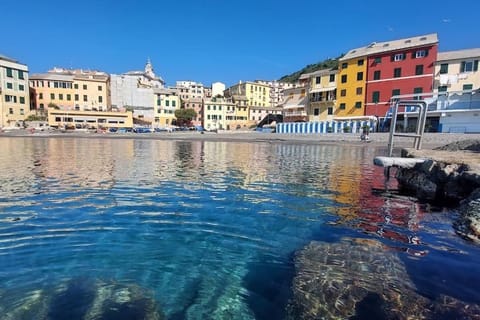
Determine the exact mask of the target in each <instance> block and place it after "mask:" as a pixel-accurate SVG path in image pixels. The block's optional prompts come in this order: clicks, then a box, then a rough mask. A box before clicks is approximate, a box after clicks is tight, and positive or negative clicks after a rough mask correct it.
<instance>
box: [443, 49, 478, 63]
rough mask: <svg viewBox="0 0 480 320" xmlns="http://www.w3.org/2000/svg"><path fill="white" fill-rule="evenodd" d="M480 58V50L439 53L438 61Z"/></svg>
mask: <svg viewBox="0 0 480 320" xmlns="http://www.w3.org/2000/svg"><path fill="white" fill-rule="evenodd" d="M477 57H480V48H474V49H465V50H455V51H445V52H439V53H438V56H437V61H446V60H457V59H467V58H477Z"/></svg>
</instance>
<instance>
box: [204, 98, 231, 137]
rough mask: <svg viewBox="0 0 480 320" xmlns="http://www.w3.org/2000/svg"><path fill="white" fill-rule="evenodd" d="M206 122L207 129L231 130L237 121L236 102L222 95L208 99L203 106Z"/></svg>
mask: <svg viewBox="0 0 480 320" xmlns="http://www.w3.org/2000/svg"><path fill="white" fill-rule="evenodd" d="M203 110H204V114H203V118H204V123H203V126H204V128H205V129H207V130H231V129H234V128H232V126H234V125H235V123H236V118H235V104H234V103H233V102H232V101H229V100H227V99H225V98H222V97H213V98H212V99H206V100H205V101H204V106H203Z"/></svg>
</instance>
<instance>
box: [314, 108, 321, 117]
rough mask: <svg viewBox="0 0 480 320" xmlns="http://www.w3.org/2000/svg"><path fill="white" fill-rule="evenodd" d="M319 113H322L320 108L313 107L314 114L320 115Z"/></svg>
mask: <svg viewBox="0 0 480 320" xmlns="http://www.w3.org/2000/svg"><path fill="white" fill-rule="evenodd" d="M319 114H320V109H318V108H315V109H313V115H314V116H318V115H319Z"/></svg>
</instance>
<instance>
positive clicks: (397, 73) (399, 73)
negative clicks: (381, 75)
mask: <svg viewBox="0 0 480 320" xmlns="http://www.w3.org/2000/svg"><path fill="white" fill-rule="evenodd" d="M401 76H402V68H395V69H393V77H394V78H400V77H401Z"/></svg>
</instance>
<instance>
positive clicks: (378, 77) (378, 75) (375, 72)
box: [373, 70, 380, 80]
mask: <svg viewBox="0 0 480 320" xmlns="http://www.w3.org/2000/svg"><path fill="white" fill-rule="evenodd" d="M373 80H380V70H377V71H374V72H373Z"/></svg>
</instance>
